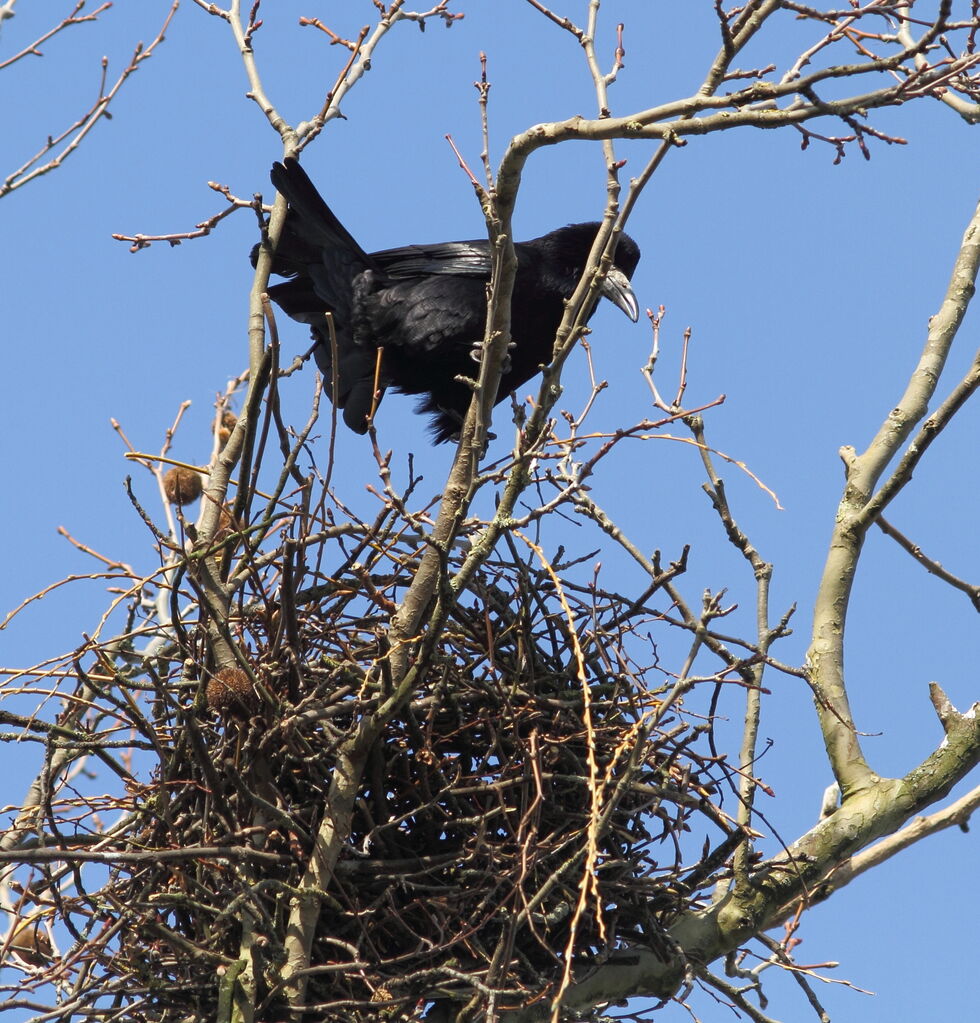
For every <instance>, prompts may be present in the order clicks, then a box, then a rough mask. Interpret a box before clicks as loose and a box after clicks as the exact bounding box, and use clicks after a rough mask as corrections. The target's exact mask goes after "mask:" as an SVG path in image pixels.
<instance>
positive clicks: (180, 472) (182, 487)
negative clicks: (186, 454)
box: [163, 465, 204, 504]
mask: <svg viewBox="0 0 980 1023" xmlns="http://www.w3.org/2000/svg"><path fill="white" fill-rule="evenodd" d="M163 490H164V493H165V494H166V495H167V500H168V501H169V502H170V503H171V504H190V503H191V502H192V501H196V500H197V499H198V498H199V497H200V496H201V492H202V491H203V490H204V480H203V479H202V478H201V474H200V473H199V472H195V471H194V470H193V469H185V468H184V467H183V466H178V465H175V466H174V467H173V468H172V469H169V470H168V471H167V474H166V475H165V476H164V477H163Z"/></svg>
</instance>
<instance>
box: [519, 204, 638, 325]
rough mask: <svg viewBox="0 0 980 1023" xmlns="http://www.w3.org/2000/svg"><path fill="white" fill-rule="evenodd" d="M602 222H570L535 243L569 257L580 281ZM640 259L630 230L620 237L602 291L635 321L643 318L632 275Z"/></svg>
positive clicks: (563, 256)
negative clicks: (629, 232)
mask: <svg viewBox="0 0 980 1023" xmlns="http://www.w3.org/2000/svg"><path fill="white" fill-rule="evenodd" d="M601 226H602V225H601V224H599V223H597V222H590V223H586V224H568V225H567V226H566V227H560V228H558V230H557V231H552V232H551V233H550V234H548V235H544V236H543V237H542V238H537V239H535V241H534V242H533V243H532V244H535V245H542V247H547V248H548V249H551V250H552V251H553V252H554V253H556V254H558V255H560V256H561V257H562V258H563V260H565V261H567V266H568V270H569V275H570V277H571V278H572V279H574V280H575V281H576V282H577V281H578V279H579V278H580V277H581V276H582V271H583V270H584V269H585V265H586V262H587V260H588V258H589V253H590V252H591V251H592V246H593V245H594V244H595V239H596V235H597V234H598V233H599V228H600V227H601ZM639 261H640V247H639V246H638V245H637V244H636V242H635V241H633V239H632V238H630V236H629V235H628V234H622V235H620V237H619V244H618V245H617V246H616V252H615V255H614V256H613V265H612V266H611V267H610V268H609V271H608V273H607V274H606V278H605V280H604V281H603V282H602V287H601V288H600V291H599V294H600V295H602V297H603V298H608V299H609V301H610V302H612V304H613V305H614V306H616V308H617V309H620V310H622V311H623V312H624V313H626V315H627V316H628V317H629V318H630V319H631V320H632V321H633V322H634V323H636V321H637V320H638V319H639V318H640V306H639V303H638V302H637V300H636V295H634V294H633V289H632V287H630V279H631V278H632V276H633V272H634V271H635V270H636V265H637V263H639Z"/></svg>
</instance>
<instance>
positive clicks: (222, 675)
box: [205, 668, 259, 717]
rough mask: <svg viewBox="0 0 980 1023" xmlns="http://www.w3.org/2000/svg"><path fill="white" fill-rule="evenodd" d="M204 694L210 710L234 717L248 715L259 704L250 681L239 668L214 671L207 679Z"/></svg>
mask: <svg viewBox="0 0 980 1023" xmlns="http://www.w3.org/2000/svg"><path fill="white" fill-rule="evenodd" d="M205 696H206V697H207V701H208V707H210V708H211V710H213V711H217V712H218V713H219V714H224V713H228V714H231V715H232V716H234V717H248V715H249V714H250V713H251V712H252V711H254V710H256V709H258V704H259V701H258V696H257V695H256V692H255V690H254V689H253V688H252V681H251V679H250V678H249V677H248V675H247V674H246V673H245V672H244V671H242V669H241V668H222V669H221V670H220V671H216V672H215V673H214V675H212V676H211V678H210V679H208V684H207V688H206V689H205Z"/></svg>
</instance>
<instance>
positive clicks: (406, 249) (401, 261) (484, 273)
mask: <svg viewBox="0 0 980 1023" xmlns="http://www.w3.org/2000/svg"><path fill="white" fill-rule="evenodd" d="M371 258H372V259H373V260H374V261H375V263H377V264H378V266H379V267H380V268H381V269H382V270H383V271H384V272H385V273H386V274H387V275H388V276H389V277H392V278H395V279H397V280H404V279H407V278H412V277H425V276H428V275H429V274H440V275H442V274H448V275H451V276H456V277H480V278H482V279H484V280H486V279H488V278H489V277H490V243H489V242H488V241H486V239H484V240H482V241H481V240H479V239H476V240H473V241H465V242H442V243H441V244H437V245H405V246H403V247H401V248H398V249H384V250H383V251H382V252H374V253H372V254H371Z"/></svg>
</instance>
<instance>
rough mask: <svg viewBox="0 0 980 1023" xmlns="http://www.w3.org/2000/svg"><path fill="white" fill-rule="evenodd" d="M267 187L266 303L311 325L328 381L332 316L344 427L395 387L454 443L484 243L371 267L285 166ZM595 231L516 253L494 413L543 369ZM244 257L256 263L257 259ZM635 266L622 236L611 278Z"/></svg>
mask: <svg viewBox="0 0 980 1023" xmlns="http://www.w3.org/2000/svg"><path fill="white" fill-rule="evenodd" d="M272 183H273V184H274V185H275V187H276V189H277V190H278V191H279V192H281V193H282V194H283V195H284V196H285V198H286V201H287V203H288V212H287V216H286V223H285V227H284V230H283V234H282V237H281V238H280V241H279V245H278V248H277V250H276V255H275V259H274V262H273V272H274V273H276V274H279V275H281V276H284V277H290V278H292V279H291V280H289V281H286V282H285V283H283V284H277V285H274V286H273V287H271V288H270V289H269V295H270V296H271V298H272V299H273V300H274V301H275V302H276V303H277V304H278V305H279V306H280V307H281V308H282V309H283V310H284V312H286V313H287V314H288V315H289V316H291V317H292V318H293V319H295V320H298V321H299V322H301V323H307V324H309V325H310V328H311V333H312V335H313V337H314V339H315V340H316V342H317V344H316V348H315V349H314V356H315V357H316V361H317V365H318V366H319V367H320V369H321V371H322V372H323V373H324V374H325V376H326V377H327V378H328V380H329V379H330V378H331V377H332V375H333V372H334V370H333V360H332V357H331V342H330V336H329V332H328V327H327V319H326V316H325V315H324V314H325V313H326V312H328V311H329V312H331V313H332V314H333V320H334V330H335V335H336V346H337V348H336V350H337V368H336V375H337V385H338V386H337V404H338V406H339V407H340V408H342V409H343V410H344V422H345V423H346V424H347V425H348V426H349V427H350V428H351V429H352V430H354V431H355V432H357V433H364V432H365V431H366V429H367V417H368V415H369V414H370V412H371V408H372V405H373V404H376V403H377V402H378V401H380V400H381V397H382V395H383V394H384V391H385V389H386V388H388V387H392V388H394V389H395V390H398V391H401V392H402V393H405V394H418V395H422V396H423V397H422V400H421V402H420V403H419V411H421V412H424V413H430V414H432V415H433V417H434V420H433V434H434V438H435V440H436V442H438V443H441V442H442V441H447V440H450V439H452V438H453V437H454V436H456V435H457V434H458V432H459V428H460V425H461V423H462V421H463V417H464V416H465V414H466V410H467V408H468V407H469V403H470V397H471V394H472V391H471V390H470V389H469V388H468V387H467V386H466V385H465V384H462V383H459V382H458V381H457V380H456V377H458V376H466V377H475V376H476V375H477V372H478V368H477V366H476V365H475V363H474V362H473V359H472V356H471V354H470V353H471V352H472V351H473V349H474V348H475V347H476V346H477V345H478V344H479V343H480V342H481V341H482V339H483V332H484V325H485V323H486V309H487V299H486V284H487V281H489V279H490V244H489V242H488V241H487V240H486V239H478V240H473V241H461V242H444V243H440V244H433V245H407V246H405V247H403V248H397V249H385V250H384V251H382V252H375V253H372V254H370V255H369V254H368V253H366V252H365V251H364V250H363V249H362V248H361V247H360V245H358V244H357V242H356V241H355V239H354V238H353V237H352V236H351V234H350V233H349V232H348V231H347V229H346V228H345V227H344V225H343V224H341V223H340V221H339V220H338V219H337V218H336V216H334V214H333V212H332V211H331V210H330V208H329V207H328V206H327V204H326V203H325V202H324V201H323V199H322V198H321V196H320V194H319V193H318V192H317V190H316V188H315V187H314V186H313V183H312V182H311V181H310V179H309V178H308V177H307V175H306V172H305V171H304V170H303V169H302V167H300V165H299V164H298V163H297V162H296V161H295V160H294V159H292V158H289V157H287V159H286V160H285V161H284V162H283V163H277V164H275V165H274V166H273V169H272ZM598 229H599V224H597V223H589V224H570V225H569V226H567V227H561V228H558V229H557V230H555V231H551V232H549V233H548V234H546V235H543V236H542V237H540V238H534V239H532V240H531V241H527V242H518V243H517V244H516V245H515V246H514V248H515V250H516V253H517V278H516V281H515V284H514V294H513V299H512V302H511V335H512V339H513V342H514V346H513V349H512V351H511V355H510V362H509V366H508V367H507V369H506V372H505V373H504V375H503V377H502V379H501V381H500V388H499V390H498V394H497V401H498V402H499V401H502V400H503V399H504V398H505V397H506V396H507V395H508V394H509V393H510V392H511V391H513V390H515V389H516V388H518V387H520V386H521V385H522V384H523V383H525V382H526V381H527V380H529V379H530V378H531V377H533V376H534V375H535V373H537V372H538V371H539V369H540V367H541V366H542V365H546V364H547V363H549V362H550V361H551V356H552V349H553V345H554V339H555V333H556V331H557V329H558V325H559V323H560V322H561V318H562V315H563V313H564V307H565V301H566V300H567V299H568V298H570V297H571V295H572V292H573V291H574V290H575V286H576V285H577V284H578V281H579V278H580V277H581V275H582V271H583V270H584V268H585V265H586V261H587V259H588V255H589V252H590V250H591V248H592V245H593V243H594V242H595V239H596V233H597V232H598ZM252 255H253V263H254V261H255V257H256V250H253V254H252ZM639 258H640V250H639V248H638V247H637V245H636V243H635V242H634V241H633V239H632V238H630V237H628V236H627V235H622V236H621V237H620V240H619V245H618V248H617V251H616V256H615V266H616V267H617V268H618V269H619V270H620V271H621V272H622V274H625V277H626V278H627V279H629V278H631V277H632V276H633V271H634V270H635V269H636V264H637V262H638V261H639ZM607 283H609V279H608V278H607ZM626 291H628V288H627V289H626ZM608 293H609V294H610V295H611V296H612V297H614V299H615V300H616V301H617V304H618V305H619V306H620V308H623V309H624V311H627V312H628V313H629V315H630V316H631V317H632V318H634V319H635V318H636V305H635V300H634V299H633V297H632V293H629V297H628V298H623V288H622V287H620V288H619V289H617V288H612V287H611V290H609V291H608ZM379 348H380V349H381V350H382V355H381V363H380V375H379V378H378V385H379V386H378V391H379V393H378V394H377V395H375V375H376V372H377V352H378V349H379ZM328 393H329V385H328Z"/></svg>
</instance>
